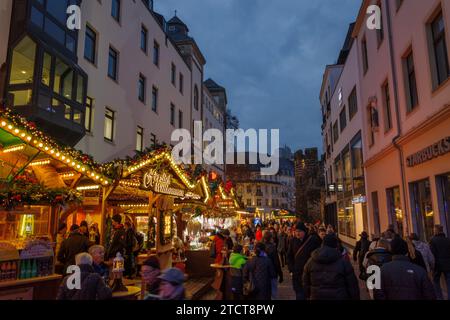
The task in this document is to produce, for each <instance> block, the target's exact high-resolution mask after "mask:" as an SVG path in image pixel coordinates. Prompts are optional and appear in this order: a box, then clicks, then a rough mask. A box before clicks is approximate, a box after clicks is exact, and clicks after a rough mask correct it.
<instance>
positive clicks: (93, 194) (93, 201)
mask: <svg viewBox="0 0 450 320" xmlns="http://www.w3.org/2000/svg"><path fill="white" fill-rule="evenodd" d="M99 204H100V192H99V191H84V192H83V205H85V206H98V205H99Z"/></svg>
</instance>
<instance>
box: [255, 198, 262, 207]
mask: <svg viewBox="0 0 450 320" xmlns="http://www.w3.org/2000/svg"><path fill="white" fill-rule="evenodd" d="M261 203H262V202H261V199H256V205H257V206H258V207H261V206H262V204H261Z"/></svg>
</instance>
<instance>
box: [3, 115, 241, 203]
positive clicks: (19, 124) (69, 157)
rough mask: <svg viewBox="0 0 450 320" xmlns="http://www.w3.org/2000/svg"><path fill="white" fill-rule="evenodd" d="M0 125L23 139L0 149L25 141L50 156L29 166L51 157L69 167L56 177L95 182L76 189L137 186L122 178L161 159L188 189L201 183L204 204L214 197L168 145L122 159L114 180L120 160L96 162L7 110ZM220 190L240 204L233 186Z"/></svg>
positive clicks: (7, 149)
mask: <svg viewBox="0 0 450 320" xmlns="http://www.w3.org/2000/svg"><path fill="white" fill-rule="evenodd" d="M0 128H1V129H3V130H4V131H6V132H8V133H9V134H11V135H13V136H15V137H17V138H19V139H20V140H21V141H23V143H20V144H17V145H12V146H8V147H4V148H3V149H2V150H1V151H0V152H3V153H12V152H18V151H22V150H24V149H25V148H26V146H27V144H28V145H30V146H32V147H34V148H35V149H37V150H39V151H41V152H43V153H44V154H46V155H47V156H48V157H49V158H45V159H38V160H35V161H31V162H30V163H29V164H28V166H30V167H37V166H45V165H49V164H51V162H52V160H57V161H59V162H62V163H64V164H66V165H67V166H68V167H70V168H71V169H70V170H72V171H69V172H65V173H60V174H59V176H60V177H61V178H62V179H72V178H74V177H75V175H77V174H81V175H84V176H86V177H89V178H90V179H91V180H93V181H94V184H92V185H84V186H79V187H77V188H76V189H77V191H85V190H97V189H100V188H101V187H102V186H105V187H106V186H108V185H112V184H114V183H115V181H118V182H117V184H118V185H122V186H126V187H134V188H139V187H140V186H141V183H140V182H139V181H138V180H135V179H130V180H128V179H124V178H126V177H128V176H129V175H131V174H133V173H135V172H137V171H139V170H141V169H143V168H145V167H147V166H150V165H152V164H155V163H158V162H161V161H163V160H164V161H167V162H168V164H169V165H170V168H171V169H172V170H173V171H174V172H175V173H176V175H177V177H178V178H179V179H180V180H181V181H182V182H183V184H184V185H185V186H186V187H187V188H188V189H190V190H193V189H195V188H196V187H197V186H199V184H200V185H201V187H202V189H203V191H204V194H205V198H204V203H208V202H209V201H210V200H211V199H213V197H212V195H211V189H210V187H209V184H208V182H207V179H206V177H205V174H201V176H200V177H199V178H196V179H194V181H191V179H190V178H189V177H188V175H187V174H186V172H185V171H184V169H183V168H182V167H181V166H179V165H178V164H177V163H176V162H175V160H174V158H173V157H172V154H171V152H170V150H168V149H167V148H166V149H163V150H158V151H154V152H151V153H148V154H147V155H145V156H144V157H142V159H140V160H138V161H135V163H129V161H128V162H125V161H124V162H122V164H124V166H123V171H122V173H121V174H120V176H119V177H117V178H119V179H117V178H115V177H112V174H108V173H111V171H113V170H111V169H115V166H117V164H118V163H120V162H111V163H108V164H104V165H99V164H97V163H95V162H94V161H93V160H92V159H91V158H90V157H89V156H88V155H84V154H82V153H81V152H79V151H77V150H74V149H72V148H68V147H61V146H59V145H58V144H57V143H56V142H55V141H53V140H52V139H51V138H49V137H48V136H46V135H45V134H44V133H42V132H41V131H39V130H37V129H36V128H35V127H34V126H33V125H30V123H28V122H27V121H26V120H25V119H24V118H21V117H19V116H16V115H14V114H13V113H12V112H11V111H10V110H8V109H7V110H6V111H5V112H3V115H2V116H1V117H0ZM105 173H106V174H105ZM219 192H220V196H221V198H222V199H224V200H225V199H233V201H234V204H235V206H236V207H239V205H238V202H237V201H236V197H235V194H234V190H233V189H231V190H230V194H231V198H230V197H228V196H227V195H226V193H225V190H224V188H223V186H222V184H220V185H219Z"/></svg>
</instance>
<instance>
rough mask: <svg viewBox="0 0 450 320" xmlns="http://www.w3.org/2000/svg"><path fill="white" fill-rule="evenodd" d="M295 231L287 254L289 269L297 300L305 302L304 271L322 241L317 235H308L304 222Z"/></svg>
mask: <svg viewBox="0 0 450 320" xmlns="http://www.w3.org/2000/svg"><path fill="white" fill-rule="evenodd" d="M295 229H296V230H295V233H294V237H293V238H292V239H291V241H290V242H289V247H288V252H287V260H288V268H289V272H290V273H292V287H293V288H294V291H295V295H296V299H297V300H305V293H304V290H303V281H302V277H303V269H304V267H305V265H306V262H308V259H309V258H310V257H311V253H312V252H313V251H314V250H316V249H317V248H319V247H320V245H321V242H322V241H321V240H320V238H319V236H318V235H317V234H308V233H307V228H306V226H305V224H304V223H303V222H300V223H298V224H297V226H296V228H295Z"/></svg>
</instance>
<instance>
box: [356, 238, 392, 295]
mask: <svg viewBox="0 0 450 320" xmlns="http://www.w3.org/2000/svg"><path fill="white" fill-rule="evenodd" d="M374 242H375V245H374V249H372V250H369V252H367V254H366V256H365V258H364V262H363V266H364V268H365V269H366V270H367V268H368V267H370V266H374V265H375V266H378V267H379V268H381V267H382V266H383V265H384V264H386V263H388V262H391V261H392V253H391V252H390V242H389V241H388V240H386V239H384V238H381V239H379V240H377V241H374ZM366 273H367V272H366ZM369 294H370V296H371V298H372V299H375V300H376V299H377V295H378V290H377V289H373V290H369Z"/></svg>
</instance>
